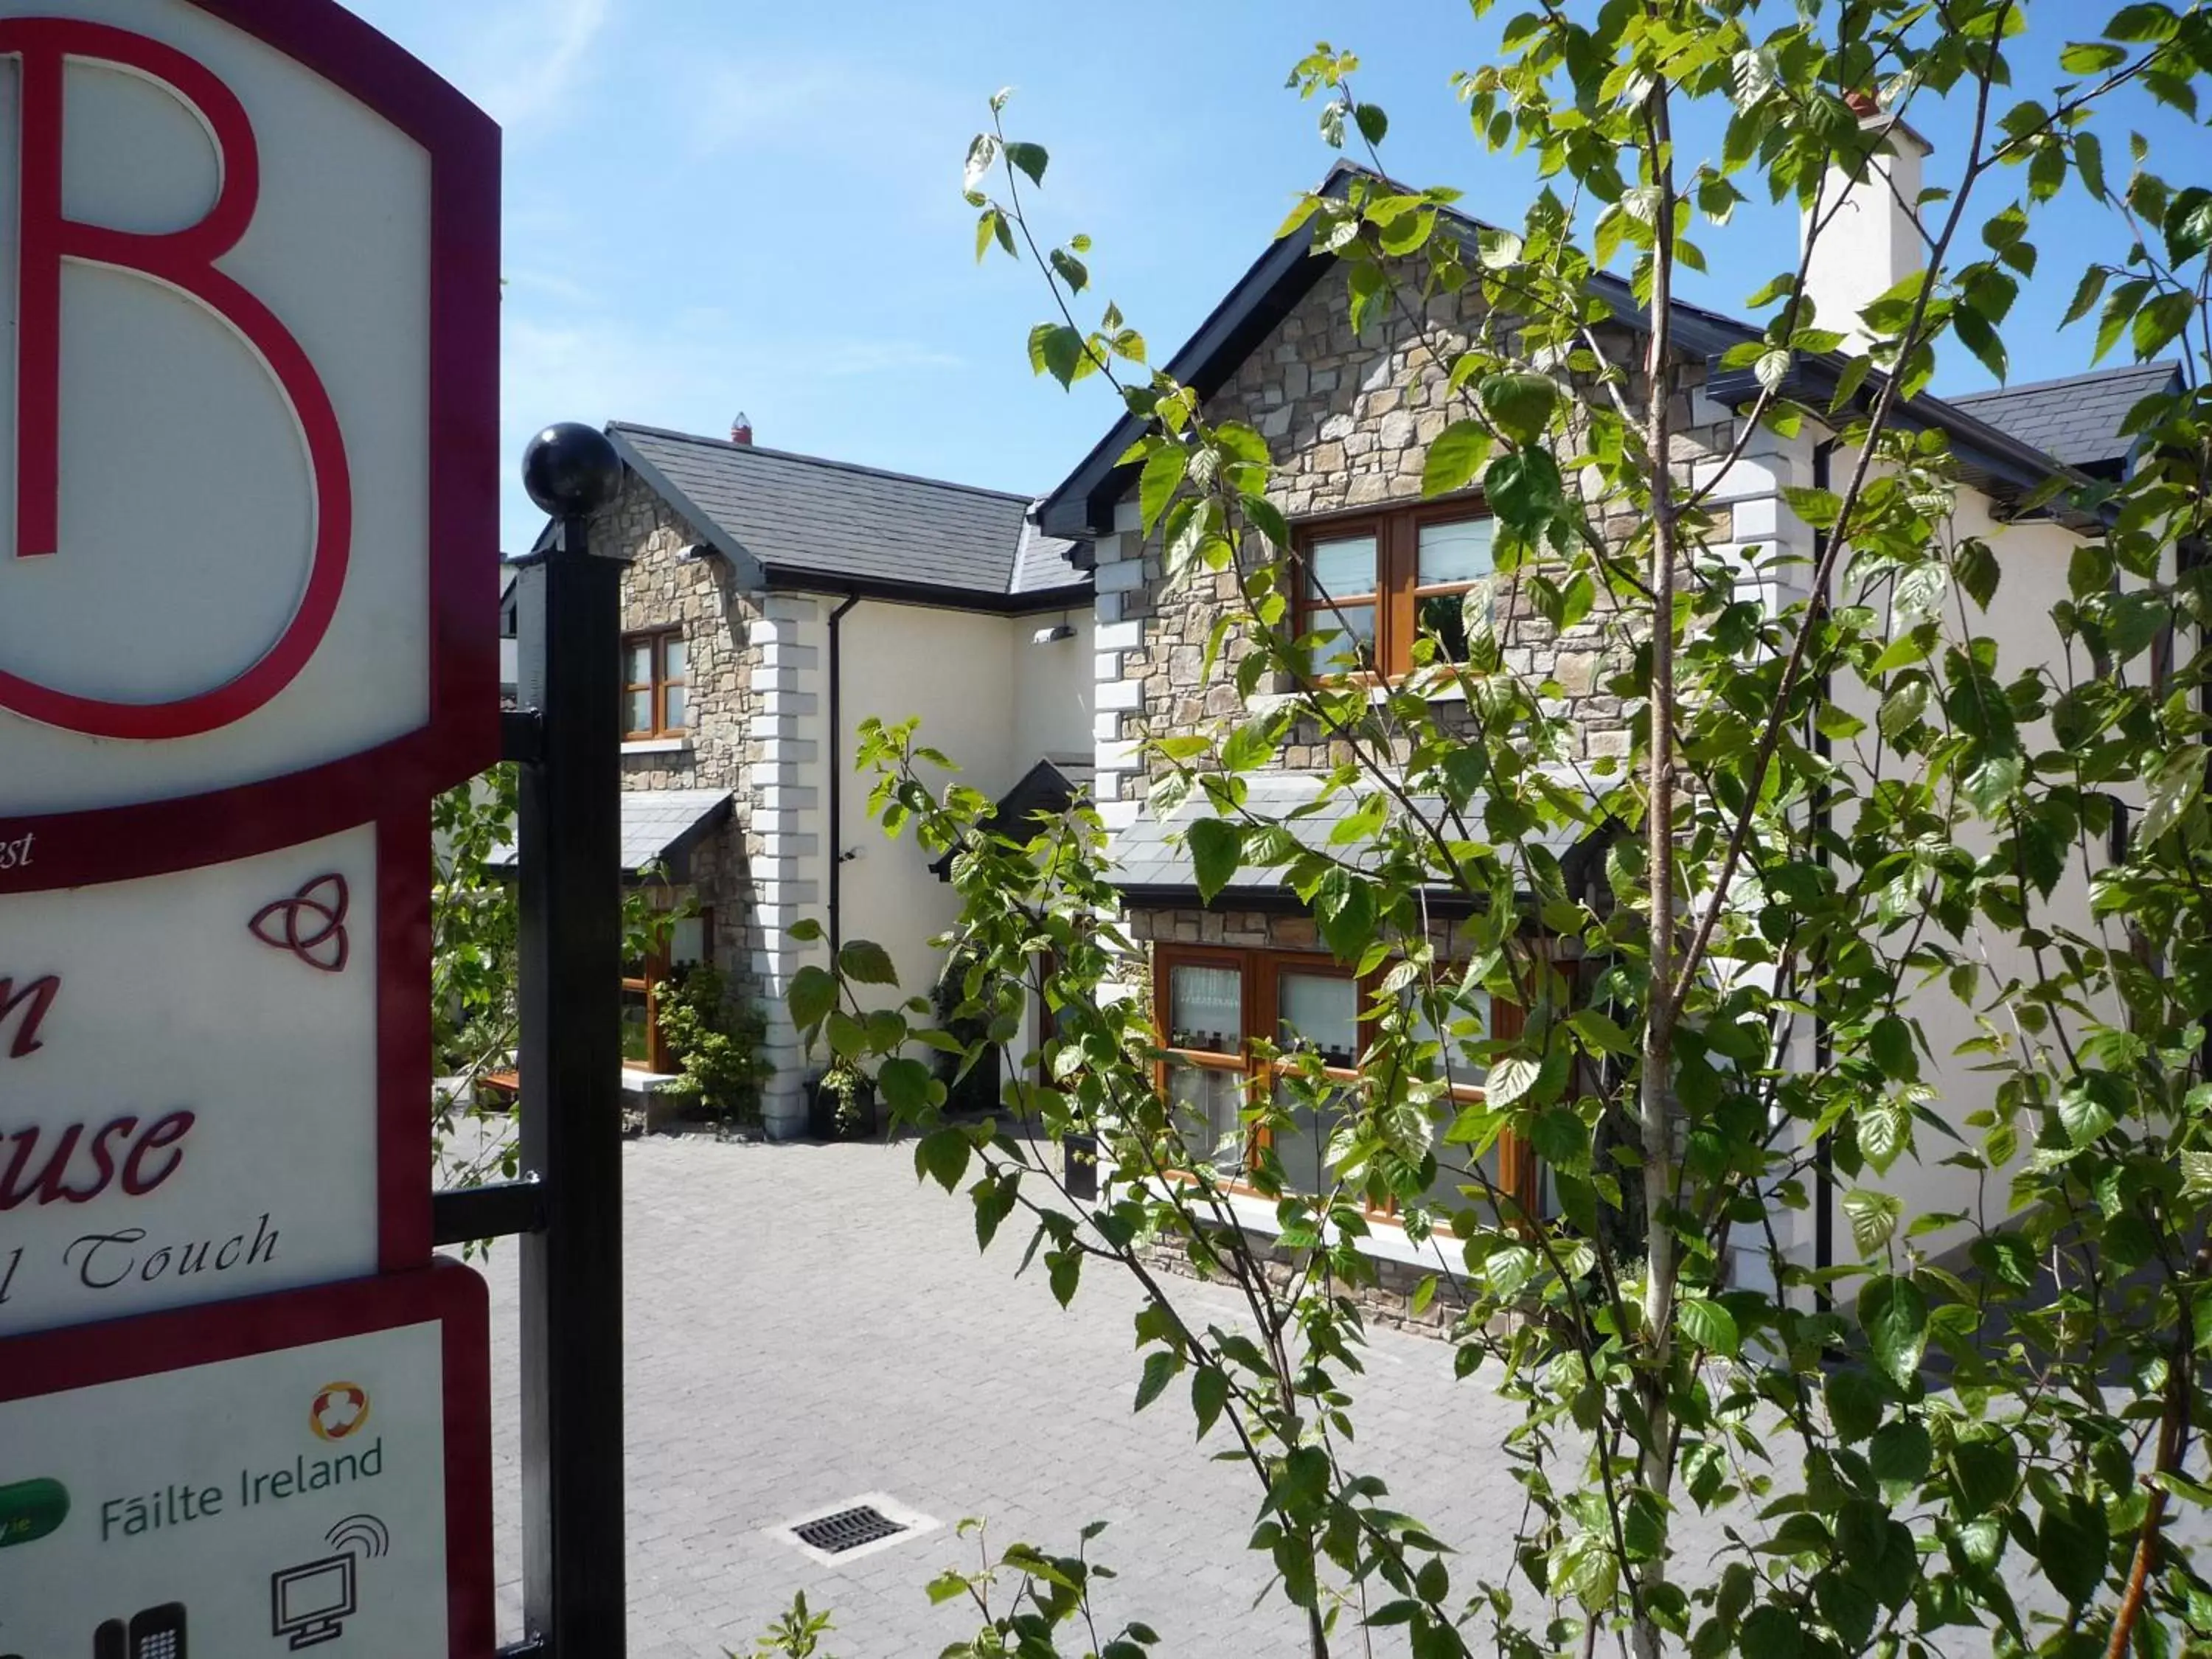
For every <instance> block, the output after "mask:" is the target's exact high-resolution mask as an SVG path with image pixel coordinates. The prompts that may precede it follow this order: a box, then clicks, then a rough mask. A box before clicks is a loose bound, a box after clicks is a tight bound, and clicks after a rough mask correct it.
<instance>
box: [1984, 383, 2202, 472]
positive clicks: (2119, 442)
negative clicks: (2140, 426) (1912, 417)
mask: <svg viewBox="0 0 2212 1659" xmlns="http://www.w3.org/2000/svg"><path fill="white" fill-rule="evenodd" d="M2180 383H2181V369H2180V366H2179V364H2177V363H2172V362H2162V363H2130V364H2128V365H2126V366H2124V367H2123V368H2107V369H2101V370H2099V371H2097V372H2095V373H2093V374H2069V375H2065V376H2063V377H2062V378H2060V379H2058V380H2033V381H2028V382H2025V383H2023V384H2021V385H2017V386H1999V387H1997V388H1996V390H1994V391H1990V392H1966V393H1964V394H1963V395H1960V396H1958V397H1954V398H1945V399H1944V401H1945V402H1946V403H1948V404H1950V405H1951V407H1952V408H1954V409H1962V410H1966V413H1968V414H1969V415H1972V416H1974V417H1975V418H1976V419H1978V420H1982V421H1986V422H1988V423H1989V424H1990V425H1991V426H1993V427H1995V428H1996V429H1997V430H1998V431H2000V432H2002V433H2005V434H2007V435H2009V436H2011V437H2015V438H2017V439H2019V440H2020V441H2021V442H2022V443H2028V444H2033V445H2034V446H2035V447H2037V448H2038V449H2039V450H2041V451H2042V452H2043V453H2045V454H2046V455H2048V456H2050V457H2051V459H2053V460H2055V461H2061V462H2063V463H2064V464H2065V465H2068V466H2073V467H2079V468H2081V470H2082V471H2117V470H2118V468H2119V467H2120V466H2122V465H2124V464H2125V462H2126V461H2127V459H2128V455H2129V453H2130V451H2132V450H2133V449H2134V447H2135V443H2136V441H2135V440H2134V439H2133V438H2130V437H2123V436H2121V435H2120V422H2121V421H2122V420H2123V419H2124V418H2125V416H2126V415H2127V412H2128V411H2129V410H2130V409H2133V408H2134V407H2135V406H2136V404H2138V403H2141V402H2142V400H2143V399H2144V398H2148V397H2151V396H2153V395H2154V394H2155V393H2157V392H2169V391H2172V389H2173V388H2174V387H2176V386H2179V384H2180Z"/></svg>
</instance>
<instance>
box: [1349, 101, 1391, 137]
mask: <svg viewBox="0 0 2212 1659" xmlns="http://www.w3.org/2000/svg"><path fill="white" fill-rule="evenodd" d="M1352 119H1353V120H1354V121H1357V122H1358V124H1359V136H1360V137H1362V138H1364V139H1365V140H1366V141H1367V142H1368V143H1370V144H1379V143H1382V142H1383V137H1384V135H1385V134H1387V133H1388V132H1389V131H1390V118H1389V116H1387V115H1385V114H1384V113H1383V111H1382V108H1381V106H1379V105H1376V104H1362V105H1360V106H1359V107H1358V108H1357V109H1355V110H1353V111H1352Z"/></svg>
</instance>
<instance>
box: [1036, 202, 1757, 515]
mask: <svg viewBox="0 0 2212 1659" xmlns="http://www.w3.org/2000/svg"><path fill="white" fill-rule="evenodd" d="M1354 179H1369V180H1372V181H1374V182H1376V183H1379V184H1385V185H1389V184H1391V183H1392V181H1391V180H1389V179H1386V178H1383V175H1381V174H1379V173H1371V172H1370V171H1368V170H1367V169H1366V168H1364V167H1357V166H1354V165H1353V164H1352V163H1351V162H1349V161H1339V162H1337V163H1336V164H1335V165H1334V167H1331V168H1330V169H1329V171H1328V177H1327V178H1325V179H1322V184H1321V189H1320V192H1319V193H1320V194H1322V195H1324V196H1341V195H1343V194H1344V193H1345V192H1346V191H1348V190H1349V189H1350V188H1351V185H1352V181H1353V180H1354ZM1443 215H1444V217H1446V218H1447V219H1449V220H1450V221H1451V222H1452V224H1453V226H1454V228H1455V229H1456V230H1458V231H1459V232H1460V233H1461V234H1464V235H1469V236H1472V235H1474V234H1479V233H1480V232H1481V231H1482V230H1483V229H1484V228H1486V227H1485V226H1484V225H1483V224H1482V222H1481V221H1480V220H1478V219H1473V218H1470V217H1468V216H1467V215H1465V214H1462V213H1457V212H1455V211H1453V210H1450V209H1449V208H1447V209H1445V210H1443ZM1312 247H1313V221H1312V220H1311V219H1310V218H1309V219H1308V220H1307V221H1306V222H1304V224H1302V225H1300V226H1299V227H1298V228H1297V229H1296V230H1294V231H1292V232H1291V234H1289V235H1287V236H1285V237H1283V238H1281V239H1280V240H1277V241H1275V242H1274V243H1273V244H1272V245H1270V246H1269V247H1268V248H1267V252H1264V253H1262V254H1261V256H1260V257H1259V258H1257V259H1255V260H1254V261H1253V263H1252V264H1251V266H1250V268H1249V269H1248V270H1246V271H1245V273H1244V274H1243V276H1240V277H1238V278H1237V282H1236V283H1234V284H1233V285H1232V286H1231V289H1230V290H1229V292H1228V293H1227V294H1226V295H1223V296H1222V299H1221V301H1220V303H1219V304H1218V305H1216V306H1215V307H1213V309H1212V311H1211V312H1209V313H1207V314H1206V320H1205V321H1204V322H1202V323H1200V325H1199V326H1198V329H1197V331H1195V332H1194V333H1193V334H1192V336H1191V337H1190V338H1189V339H1188V340H1187V341H1186V342H1185V343H1183V346H1182V349H1181V350H1179V351H1177V352H1176V355H1175V356H1173V357H1172V358H1170V359H1169V361H1168V365H1167V373H1168V374H1169V375H1170V377H1171V378H1172V379H1174V380H1178V381H1180V382H1181V383H1182V384H1183V385H1185V386H1189V387H1191V388H1192V389H1193V390H1194V391H1195V392H1197V393H1198V395H1199V396H1200V398H1210V397H1212V395H1213V394H1214V393H1215V392H1218V390H1219V389H1220V387H1221V386H1222V385H1223V384H1224V383H1225V382H1226V380H1227V379H1228V377H1229V374H1230V373H1231V372H1233V371H1234V369H1235V368H1236V365H1237V363H1238V362H1242V361H1243V357H1244V356H1245V355H1246V354H1247V353H1249V352H1250V351H1251V350H1252V349H1254V348H1255V346H1256V345H1257V344H1258V343H1259V341H1258V336H1260V335H1262V334H1264V332H1265V331H1266V330H1267V328H1272V327H1273V325H1274V324H1275V323H1276V322H1277V321H1279V320H1280V319H1281V318H1282V317H1283V316H1284V315H1286V314H1287V313H1289V311H1290V309H1291V307H1293V306H1295V305H1296V304H1297V302H1298V301H1300V300H1302V299H1304V297H1305V296H1306V295H1307V294H1309V293H1310V292H1311V291H1312V289H1313V288H1314V287H1315V285H1316V283H1319V282H1320V281H1321V279H1322V276H1323V275H1324V274H1326V272H1327V271H1328V270H1329V269H1330V267H1331V266H1333V265H1334V264H1335V263H1336V256H1335V255H1334V254H1333V253H1322V254H1315V253H1313V252H1312ZM1591 287H1592V289H1594V290H1595V292H1596V294H1597V295H1598V296H1599V297H1600V298H1601V299H1602V300H1604V301H1605V302H1606V304H1607V306H1608V307H1611V308H1612V310H1613V314H1614V316H1615V317H1616V318H1618V319H1620V321H1621V322H1622V323H1624V324H1625V325H1627V326H1629V327H1631V328H1635V329H1638V330H1642V329H1644V328H1646V327H1648V326H1649V322H1648V313H1647V312H1646V310H1645V308H1644V307H1642V306H1639V305H1638V303H1637V302H1636V299H1635V295H1634V293H1633V291H1632V289H1631V288H1630V286H1629V284H1628V283H1626V282H1625V281H1623V280H1622V279H1621V278H1620V277H1618V276H1613V275H1611V274H1609V273H1605V272H1601V273H1599V275H1598V276H1595V278H1593V279H1592V282H1591ZM1670 310H1671V313H1672V315H1673V317H1674V328H1675V331H1676V335H1677V337H1678V338H1679V339H1680V341H1681V343H1682V345H1683V347H1684V349H1686V350H1690V351H1693V352H1697V353H1699V354H1700V355H1703V356H1714V355H1716V354H1717V353H1719V352H1722V351H1725V350H1726V349H1728V348H1729V347H1730V346H1732V345H1735V344H1737V343H1739V342H1741V341H1744V340H1748V339H1755V338H1757V337H1758V332H1757V331H1756V330H1754V329H1752V328H1750V327H1748V326H1747V325H1744V324H1742V323H1739V322H1736V321H1735V320H1734V319H1730V318H1727V317H1723V315H1721V314H1720V313H1717V312H1713V311H1707V310H1705V308H1703V307H1699V306H1692V305H1687V304H1685V303H1683V302H1682V301H1675V302H1674V305H1673V307H1670ZM1225 358H1227V359H1228V361H1227V362H1224V361H1223V360H1224V359H1225ZM1148 424H1149V423H1148V422H1146V421H1145V420H1144V419H1143V418H1141V417H1140V416H1136V415H1133V414H1124V415H1123V416H1121V418H1120V419H1119V420H1117V421H1116V422H1115V423H1114V425H1113V427H1112V428H1111V429H1109V431H1108V432H1107V434H1106V435H1105V436H1104V437H1103V438H1102V439H1101V440H1100V441H1098V442H1097V444H1096V445H1095V446H1093V447H1092V448H1091V451H1090V453H1088V454H1086V455H1085V457H1084V458H1083V459H1082V460H1081V461H1079V462H1078V463H1077V465H1076V467H1075V470H1074V471H1073V472H1071V473H1069V474H1068V476H1067V477H1066V479H1064V480H1063V481H1062V482H1061V483H1060V486H1059V487H1058V488H1057V489H1054V491H1053V492H1052V493H1051V494H1050V495H1047V496H1046V497H1045V498H1044V500H1043V501H1042V503H1041V504H1040V506H1039V508H1038V522H1039V523H1040V524H1041V525H1042V526H1043V528H1044V530H1045V531H1046V532H1047V533H1048V534H1050V535H1054V536H1063V537H1069V538H1079V537H1085V536H1094V535H1103V534H1106V533H1108V532H1111V531H1112V529H1113V528H1114V524H1113V509H1114V504H1115V501H1119V500H1120V499H1121V496H1122V495H1125V494H1126V493H1127V481H1128V477H1129V476H1130V475H1133V472H1134V470H1135V469H1134V468H1133V467H1129V466H1125V465H1122V464H1121V456H1122V454H1123V453H1125V452H1126V451H1127V449H1128V447H1129V446H1130V445H1131V444H1133V443H1134V442H1136V441H1137V440H1138V439H1139V437H1141V436H1143V435H1144V433H1145V431H1146V428H1147V426H1148Z"/></svg>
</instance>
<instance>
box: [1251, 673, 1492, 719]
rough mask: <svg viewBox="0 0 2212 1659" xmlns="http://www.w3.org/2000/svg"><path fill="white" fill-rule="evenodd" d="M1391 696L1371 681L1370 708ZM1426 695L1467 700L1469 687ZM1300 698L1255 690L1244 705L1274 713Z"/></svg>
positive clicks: (1291, 693)
mask: <svg viewBox="0 0 2212 1659" xmlns="http://www.w3.org/2000/svg"><path fill="white" fill-rule="evenodd" d="M1390 696H1391V690H1390V688H1389V686H1387V685H1385V684H1383V683H1382V682H1381V681H1380V680H1374V681H1370V682H1369V684H1368V686H1367V704H1368V707H1369V708H1379V707H1381V706H1382V705H1383V703H1385V702H1389V699H1390ZM1426 696H1427V699H1428V701H1429V702H1466V701H1467V689H1466V688H1465V687H1464V686H1459V685H1447V686H1443V687H1441V688H1439V689H1438V690H1434V691H1431V692H1429V693H1427V694H1426ZM1298 698H1299V694H1298V693H1297V692H1296V691H1255V692H1254V693H1253V694H1252V695H1251V696H1249V697H1248V698H1246V699H1245V702H1244V706H1245V708H1248V709H1249V710H1250V711H1251V712H1252V713H1253V714H1273V713H1274V712H1275V711H1276V710H1277V709H1279V708H1290V707H1291V705H1292V704H1293V703H1295V702H1297V701H1298Z"/></svg>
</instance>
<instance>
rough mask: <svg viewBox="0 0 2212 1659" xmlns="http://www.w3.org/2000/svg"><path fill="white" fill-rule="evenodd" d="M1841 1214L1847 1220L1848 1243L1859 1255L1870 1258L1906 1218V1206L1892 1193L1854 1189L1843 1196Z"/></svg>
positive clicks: (1865, 1188)
mask: <svg viewBox="0 0 2212 1659" xmlns="http://www.w3.org/2000/svg"><path fill="white" fill-rule="evenodd" d="M1843 1203H1844V1215H1846V1216H1847V1217H1849V1218H1850V1224H1851V1242H1852V1243H1855V1244H1857V1246H1858V1247H1859V1254H1860V1255H1873V1254H1874V1253H1875V1251H1877V1250H1879V1249H1881V1247H1882V1246H1883V1245H1885V1244H1887V1243H1889V1240H1890V1236H1891V1235H1892V1234H1893V1233H1894V1232H1895V1231H1897V1224H1898V1223H1899V1221H1901V1220H1903V1219H1904V1218H1905V1203H1904V1200H1901V1199H1899V1197H1898V1196H1897V1195H1896V1194H1894V1193H1878V1192H1875V1190H1873V1188H1868V1187H1854V1188H1851V1190H1850V1192H1848V1193H1845V1194H1844V1200H1843Z"/></svg>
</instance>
